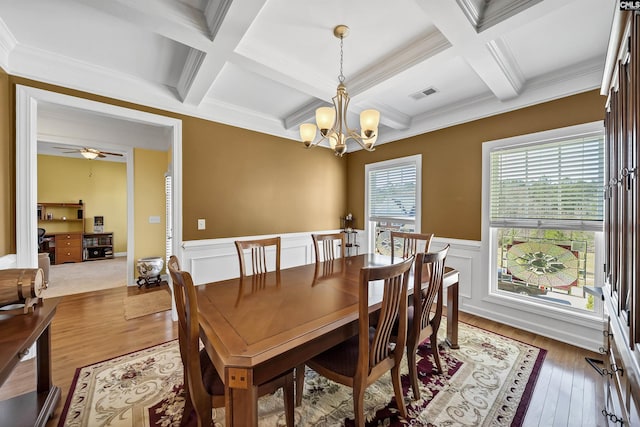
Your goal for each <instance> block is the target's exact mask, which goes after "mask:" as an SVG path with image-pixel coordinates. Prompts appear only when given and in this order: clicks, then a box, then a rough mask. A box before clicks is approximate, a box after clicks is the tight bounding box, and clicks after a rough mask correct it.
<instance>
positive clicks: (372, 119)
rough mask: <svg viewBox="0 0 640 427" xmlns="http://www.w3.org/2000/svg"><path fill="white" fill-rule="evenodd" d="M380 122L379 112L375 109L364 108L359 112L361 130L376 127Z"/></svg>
mask: <svg viewBox="0 0 640 427" xmlns="http://www.w3.org/2000/svg"><path fill="white" fill-rule="evenodd" d="M379 123H380V112H379V111H377V110H364V111H363V112H362V113H360V128H361V129H362V130H363V131H367V130H373V129H377V128H378V124H379Z"/></svg>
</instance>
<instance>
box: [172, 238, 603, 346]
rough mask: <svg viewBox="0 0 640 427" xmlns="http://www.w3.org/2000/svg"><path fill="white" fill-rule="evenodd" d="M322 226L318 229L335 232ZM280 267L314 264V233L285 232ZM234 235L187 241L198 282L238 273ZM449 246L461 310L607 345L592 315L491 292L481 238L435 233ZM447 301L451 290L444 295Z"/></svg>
mask: <svg viewBox="0 0 640 427" xmlns="http://www.w3.org/2000/svg"><path fill="white" fill-rule="evenodd" d="M336 231H337V230H323V231H317V233H333V232H336ZM266 237H272V236H271V235H269V236H248V237H241V238H239V239H258V238H266ZM280 237H281V239H282V253H281V261H280V262H281V268H288V267H294V266H297V265H302V264H309V263H312V262H314V261H315V260H314V251H313V242H312V240H311V232H307V233H290V234H281V235H280ZM235 240H237V239H235V238H225V239H211V240H196V241H188V242H184V243H183V244H182V253H181V254H179V255H178V256H179V258H180V261H181V265H182V266H183V268H184V269H185V270H187V271H189V272H190V273H191V275H192V276H193V280H194V283H195V284H196V285H200V284H203V283H208V282H214V281H218V280H225V279H229V278H233V277H238V276H239V268H238V255H237V252H236V248H235V245H234V241H235ZM357 242H358V244H359V248H358V249H359V253H365V252H367V247H368V246H367V240H366V233H364V232H363V231H362V230H359V231H358V240H357ZM447 244H448V245H450V249H449V254H448V256H447V262H446V264H447V266H450V267H453V268H455V269H456V270H458V271H459V272H460V284H459V301H460V311H464V312H468V313H472V314H475V315H478V316H480V317H483V318H487V319H492V320H495V321H498V322H500V323H505V324H508V325H511V326H514V327H517V328H520V329H523V330H526V331H530V332H533V333H536V334H539V335H543V336H546V337H549V338H553V339H556V340H559V341H562V342H566V343H568V344H572V345H575V346H578V347H582V348H586V349H589V350H593V351H597V350H598V348H599V347H600V346H602V321H601V320H600V321H598V320H597V319H594V318H593V317H591V318H587V317H585V316H570V315H568V314H567V313H562V312H560V311H558V310H554V309H550V307H549V305H539V306H535V305H533V306H532V305H528V304H527V305H525V304H522V302H521V301H518V300H517V298H509V297H496V296H494V295H490V294H489V286H488V269H487V268H486V267H485V266H483V259H484V257H486V255H485V254H483V247H482V244H481V242H479V241H473V240H459V239H446V238H438V237H434V239H433V240H432V242H431V249H432V250H440V249H442V248H444V247H445V246H446V245H447ZM444 298H445V301H446V293H445V295H444Z"/></svg>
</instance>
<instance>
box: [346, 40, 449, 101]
mask: <svg viewBox="0 0 640 427" xmlns="http://www.w3.org/2000/svg"><path fill="white" fill-rule="evenodd" d="M450 47H451V43H449V40H447V39H446V38H445V37H444V36H443V35H442V33H440V32H438V31H430V32H429V33H427V34H424V35H423V36H422V37H420V38H419V39H417V40H415V41H414V42H413V43H409V44H408V45H406V46H405V47H404V48H402V49H400V50H399V51H397V52H396V53H394V54H392V55H389V56H387V57H384V58H380V60H379V61H378V64H377V66H375V67H369V68H368V69H367V71H365V72H363V73H360V74H358V75H356V76H355V77H354V78H353V79H351V80H350V81H349V82H347V83H348V84H347V87H348V88H349V91H350V95H351V97H354V96H356V95H358V94H360V93H362V92H364V91H366V90H368V89H370V88H371V87H373V86H376V85H378V84H380V83H381V82H384V81H385V80H388V79H390V78H392V77H394V76H396V75H398V74H400V73H401V72H403V71H405V70H408V69H409V68H412V67H414V66H415V65H418V64H420V63H422V62H424V61H426V60H427V59H429V58H431V57H432V56H435V55H437V54H438V53H440V52H442V51H444V50H446V49H449V48H450Z"/></svg>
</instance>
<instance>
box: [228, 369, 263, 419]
mask: <svg viewBox="0 0 640 427" xmlns="http://www.w3.org/2000/svg"><path fill="white" fill-rule="evenodd" d="M252 374H253V371H251V370H250V369H244V368H227V369H226V377H227V381H226V386H227V397H228V399H227V404H226V412H225V424H226V426H227V427H232V426H236V427H238V426H242V427H245V426H246V427H250V426H253V427H257V426H258V387H257V386H254V385H253V375H252Z"/></svg>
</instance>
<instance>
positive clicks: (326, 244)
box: [311, 233, 345, 262]
mask: <svg viewBox="0 0 640 427" xmlns="http://www.w3.org/2000/svg"><path fill="white" fill-rule="evenodd" d="M311 238H312V239H313V248H314V249H315V254H316V262H322V261H333V260H334V259H336V258H340V257H338V256H337V253H338V252H337V251H336V243H337V244H338V245H339V246H340V254H341V257H344V254H345V238H344V233H329V234H312V235H311Z"/></svg>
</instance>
